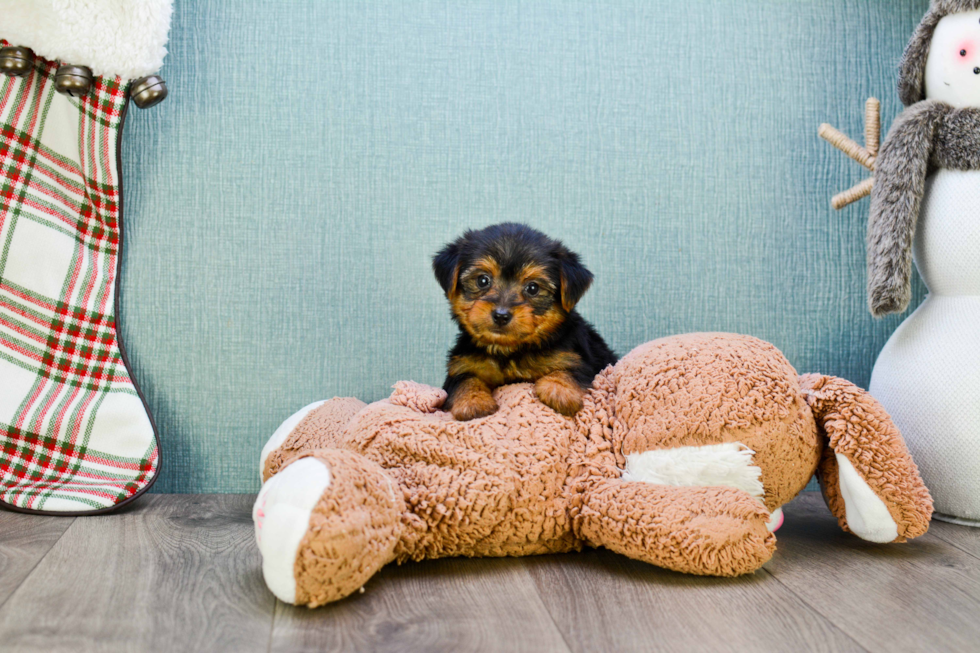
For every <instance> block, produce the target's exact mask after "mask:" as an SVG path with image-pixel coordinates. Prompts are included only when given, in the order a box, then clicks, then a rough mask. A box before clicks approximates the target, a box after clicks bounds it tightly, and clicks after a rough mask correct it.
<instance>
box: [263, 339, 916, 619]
mask: <svg viewBox="0 0 980 653" xmlns="http://www.w3.org/2000/svg"><path fill="white" fill-rule="evenodd" d="M444 398H445V393H444V392H443V391H442V390H439V389H436V388H431V387H428V386H423V385H419V384H415V383H409V382H402V383H399V384H398V385H396V386H395V391H394V393H393V394H392V395H391V397H390V398H389V399H387V400H384V401H379V402H376V403H374V404H371V405H365V404H364V403H362V402H360V401H358V400H356V399H331V400H330V401H326V402H321V403H318V404H314V405H313V406H308V407H307V408H305V409H303V410H302V411H300V412H299V413H297V414H296V415H294V416H293V417H291V418H290V419H289V420H287V421H286V423H284V424H283V426H282V427H281V428H280V429H279V430H278V431H277V432H276V434H275V435H274V436H273V438H272V440H271V441H270V442H269V444H268V445H267V446H266V448H265V450H264V451H263V455H262V463H261V465H262V478H263V480H264V481H265V485H264V486H263V488H262V491H261V492H260V494H259V496H258V499H257V500H256V504H255V509H254V514H253V517H254V520H255V527H256V537H257V539H258V543H259V548H260V549H261V552H262V556H263V572H264V575H265V579H266V582H267V584H268V585H269V587H270V589H271V590H272V591H273V593H274V594H275V595H276V596H277V597H279V598H280V599H281V600H283V601H286V602H288V603H294V604H302V605H308V606H310V607H316V606H319V605H323V604H325V603H329V602H331V601H337V600H339V599H342V598H344V597H345V596H348V595H349V594H351V593H352V592H355V591H357V590H358V589H359V588H361V587H362V586H363V585H364V584H365V583H366V582H367V581H368V579H369V578H371V577H372V576H373V575H374V574H375V573H377V571H378V570H379V569H381V568H382V567H383V566H384V565H386V564H388V563H390V562H399V563H401V562H404V561H407V560H422V559H426V558H440V557H447V556H518V555H531V554H541V553H556V552H562V551H573V550H579V549H581V548H582V547H583V546H595V547H598V546H604V547H606V548H608V549H611V550H613V551H617V552H619V553H622V554H624V555H627V556H629V557H631V558H636V559H638V560H644V561H646V562H649V563H651V564H655V565H659V566H661V567H666V568H668V569H673V570H676V571H680V572H686V573H692V574H703V575H716V576H736V575H739V574H747V573H751V572H753V571H755V570H757V569H758V568H759V567H760V566H762V564H763V563H765V562H766V561H767V560H769V558H770V557H771V556H772V554H773V551H774V550H775V548H776V538H775V536H774V535H773V533H772V532H771V531H772V530H773V529H774V527H776V526H778V524H779V522H780V521H781V511H780V510H779V509H780V506H782V505H783V504H785V503H786V502H787V501H789V500H790V499H792V498H793V497H794V496H796V494H797V493H799V492H800V491H801V490H802V489H803V488H804V487H805V486H806V484H807V482H808V481H809V480H810V478H811V477H812V475H813V474H814V472H816V473H817V474H818V476H819V480H820V484H821V487H822V488H823V492H824V496H825V498H826V500H827V503H828V505H829V507H830V509H831V511H833V513H834V514H835V515H836V516H837V519H838V521H839V522H840V524H841V526H842V527H843V528H844V529H845V530H848V531H851V532H853V533H855V534H857V535H858V536H860V537H863V538H864V539H867V540H871V541H873V542H903V541H905V540H906V539H909V538H912V537H916V536H919V535H922V534H923V533H925V532H926V530H927V529H928V526H929V519H930V516H931V513H932V500H931V498H930V497H929V493H928V491H927V490H926V488H925V486H924V485H923V484H922V481H921V479H920V478H919V474H918V471H917V469H916V466H915V464H914V463H913V462H912V459H911V458H910V457H909V454H908V452H907V451H906V448H905V444H904V443H903V441H902V438H901V436H900V435H899V433H898V431H897V430H896V429H895V427H894V426H893V425H892V423H891V420H890V419H889V417H888V415H887V414H886V413H885V412H884V410H882V408H881V407H880V406H879V405H878V403H877V402H875V400H874V399H872V398H871V397H870V396H869V395H868V394H867V393H865V392H864V391H862V390H860V389H859V388H857V387H855V386H854V385H852V384H851V383H848V382H847V381H844V380H842V379H837V378H833V377H827V376H818V375H807V376H797V374H796V371H795V370H794V369H793V367H792V366H791V365H790V364H789V362H788V361H787V360H786V359H785V358H784V357H783V355H782V354H781V353H780V352H779V351H778V350H777V349H776V348H775V347H773V346H772V345H770V344H768V343H765V342H762V341H760V340H757V339H755V338H750V337H745V336H735V335H727V334H695V335H686V336H679V337H672V338H665V339H662V340H656V341H653V342H650V343H648V344H645V345H642V346H640V347H638V348H637V349H635V350H634V351H633V352H632V353H630V354H629V355H627V356H626V357H625V358H623V359H622V360H621V361H620V362H619V363H618V364H616V365H615V366H613V367H609V368H607V369H606V370H605V371H603V372H602V373H600V374H599V375H598V376H597V377H596V379H595V383H594V387H593V389H592V390H591V391H590V392H589V393H588V395H587V396H586V400H585V407H584V408H583V409H582V410H581V411H580V412H579V413H578V414H577V415H576V416H575V417H574V418H568V417H563V416H562V415H559V414H558V413H556V412H554V411H553V410H551V409H550V408H548V407H546V406H545V405H544V404H542V403H541V402H540V401H538V400H537V399H536V398H535V396H534V388H533V386H532V385H530V384H516V385H508V386H504V387H502V388H499V389H498V390H497V391H496V393H495V398H496V400H497V402H498V404H499V405H500V410H499V411H497V412H496V413H494V414H493V415H490V416H489V417H484V418H481V419H477V420H473V421H470V422H457V421H455V420H453V418H452V416H450V415H449V414H447V413H444V412H442V411H440V410H439V406H440V405H441V403H442V401H443V399H444Z"/></svg>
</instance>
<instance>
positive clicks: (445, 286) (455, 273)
mask: <svg viewBox="0 0 980 653" xmlns="http://www.w3.org/2000/svg"><path fill="white" fill-rule="evenodd" d="M462 249H463V239H462V238H459V239H457V240H455V241H454V242H451V243H449V244H448V245H446V246H445V247H443V248H442V249H441V250H439V253H438V254H436V255H435V257H434V258H433V259H432V271H433V272H435V274H436V280H437V281H438V282H439V285H440V286H442V290H443V292H445V293H446V295H447V296H450V297H451V296H452V295H454V294H456V284H457V283H458V282H459V259H460V252H461V250H462Z"/></svg>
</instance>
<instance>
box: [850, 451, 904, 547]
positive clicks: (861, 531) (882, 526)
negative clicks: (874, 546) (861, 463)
mask: <svg viewBox="0 0 980 653" xmlns="http://www.w3.org/2000/svg"><path fill="white" fill-rule="evenodd" d="M835 455H836V456H837V467H838V468H839V470H840V493H841V496H842V497H844V508H845V511H844V512H845V514H846V516H847V525H848V526H849V527H850V529H851V531H853V532H854V534H855V535H857V536H858V537H860V538H861V539H862V540H867V541H869V542H877V543H879V544H883V543H885V542H894V541H895V539H896V538H897V537H898V525H897V524H896V523H895V520H894V519H892V516H891V514H890V513H889V512H888V507H887V506H886V505H885V502H884V501H882V500H881V499H880V498H878V495H877V494H875V493H874V490H872V489H871V488H870V487H869V486H868V484H867V483H865V482H864V479H863V478H861V475H860V474H858V472H857V470H856V469H854V465H852V464H851V461H850V460H848V459H847V458H845V457H844V456H842V455H840V454H835Z"/></svg>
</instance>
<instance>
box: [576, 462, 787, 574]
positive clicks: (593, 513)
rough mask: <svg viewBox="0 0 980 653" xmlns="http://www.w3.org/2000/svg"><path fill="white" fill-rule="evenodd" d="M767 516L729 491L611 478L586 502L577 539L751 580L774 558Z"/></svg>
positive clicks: (692, 570)
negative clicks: (750, 577)
mask: <svg viewBox="0 0 980 653" xmlns="http://www.w3.org/2000/svg"><path fill="white" fill-rule="evenodd" d="M769 519H770V515H769V512H768V511H767V510H766V508H765V506H763V505H762V504H761V503H760V502H759V501H757V500H756V499H754V498H752V496H750V495H749V494H748V493H746V492H744V491H742V490H737V489H735V488H730V487H698V486H694V487H677V486H671V485H659V484H653V483H644V482H636V481H622V480H618V479H615V480H614V479H607V480H602V481H599V482H597V483H596V484H595V485H594V486H593V487H592V489H591V490H590V491H587V492H586V494H585V497H584V502H583V505H582V507H581V509H580V511H579V514H578V516H577V517H576V524H575V526H576V534H577V535H578V536H579V537H581V538H582V539H584V540H586V541H587V542H589V543H590V544H592V545H595V546H604V547H606V548H607V549H611V550H613V551H616V552H618V553H622V554H624V555H627V556H629V557H631V558H635V559H637V560H643V561H645V562H649V563H651V564H654V565H657V566H659V567H664V568H667V569H672V570H674V571H680V572H684V573H688V574H698V575H702V576H739V575H741V574H748V573H752V572H753V571H755V570H757V569H758V568H759V567H761V566H762V565H763V564H764V563H765V562H766V561H767V560H769V558H771V557H772V554H773V551H775V549H776V538H775V536H774V535H773V534H772V533H770V532H769V529H768V528H767V527H766V524H767V522H768V521H769Z"/></svg>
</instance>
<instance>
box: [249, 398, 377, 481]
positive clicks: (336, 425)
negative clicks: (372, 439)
mask: <svg viewBox="0 0 980 653" xmlns="http://www.w3.org/2000/svg"><path fill="white" fill-rule="evenodd" d="M366 405H367V404H365V403H364V402H363V401H361V400H360V399H355V398H353V397H334V398H333V399H328V400H327V401H317V402H314V403H312V404H310V405H309V406H306V407H304V408H301V409H300V410H298V411H296V412H295V413H293V414H292V415H291V416H290V417H289V419H287V420H286V421H285V422H283V423H282V425H281V426H280V427H279V428H277V429H276V432H275V433H273V434H272V437H271V438H269V441H268V442H266V444H265V446H264V447H263V448H262V455H261V457H260V458H259V476H261V478H262V482H263V483H264V482H265V481H267V480H269V478H270V477H272V476H274V475H275V474H276V473H277V472H278V471H279V470H280V469H282V468H283V467H285V466H286V465H288V464H289V463H290V462H292V461H294V460H296V459H297V458H302V457H303V456H305V455H307V454H308V453H310V452H311V451H314V450H316V449H331V448H334V447H337V446H338V445H339V440H340V436H341V435H342V434H343V432H344V428H345V427H346V426H347V424H348V422H350V421H351V419H352V418H353V417H354V415H356V414H357V413H359V412H360V411H361V410H362V409H363V408H364V407H365V406H366Z"/></svg>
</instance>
